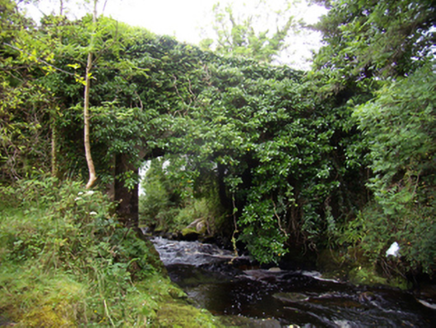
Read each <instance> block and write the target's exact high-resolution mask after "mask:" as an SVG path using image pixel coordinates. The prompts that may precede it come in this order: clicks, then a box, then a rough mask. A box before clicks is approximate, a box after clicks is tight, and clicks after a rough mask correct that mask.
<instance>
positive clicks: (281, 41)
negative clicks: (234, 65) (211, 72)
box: [201, 0, 297, 62]
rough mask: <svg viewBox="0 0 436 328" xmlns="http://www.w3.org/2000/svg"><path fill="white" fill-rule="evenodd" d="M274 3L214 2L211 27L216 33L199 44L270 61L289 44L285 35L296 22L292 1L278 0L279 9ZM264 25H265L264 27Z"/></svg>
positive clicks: (237, 54) (224, 51)
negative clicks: (223, 4) (225, 3)
mask: <svg viewBox="0 0 436 328" xmlns="http://www.w3.org/2000/svg"><path fill="white" fill-rule="evenodd" d="M273 7H274V6H272V5H271V4H270V3H268V2H267V1H264V0H259V1H256V3H255V5H254V6H253V5H251V6H249V5H246V4H245V3H244V5H243V6H242V8H237V7H236V6H235V5H234V4H233V5H231V4H227V5H226V6H225V7H223V6H222V5H221V4H220V3H217V4H215V5H214V7H213V12H214V15H215V17H214V19H215V22H214V25H213V27H212V28H213V31H214V34H215V36H214V37H212V38H206V39H204V40H203V41H202V42H201V45H202V47H203V48H206V49H207V48H212V49H214V50H215V51H216V52H217V53H218V54H233V55H236V56H241V57H246V58H254V59H256V60H258V61H263V62H271V61H272V60H273V58H274V57H275V56H277V55H278V54H279V53H280V51H282V50H283V49H285V48H286V47H287V46H288V45H287V44H286V37H287V36H288V35H289V34H290V32H291V31H292V30H293V29H295V28H296V26H297V21H296V19H295V17H294V15H293V14H294V10H295V3H294V2H293V1H284V2H283V3H282V2H280V7H281V8H280V9H277V8H273ZM271 16H272V17H271ZM260 26H262V27H260ZM265 26H266V27H268V28H266V29H265ZM269 26H271V28H269ZM273 29H274V31H272V30H273Z"/></svg>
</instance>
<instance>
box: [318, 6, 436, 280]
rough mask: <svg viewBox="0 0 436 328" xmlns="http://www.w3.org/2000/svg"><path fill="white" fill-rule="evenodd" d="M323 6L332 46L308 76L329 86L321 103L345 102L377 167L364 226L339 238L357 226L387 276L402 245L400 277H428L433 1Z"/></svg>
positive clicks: (361, 219) (431, 258)
mask: <svg viewBox="0 0 436 328" xmlns="http://www.w3.org/2000/svg"><path fill="white" fill-rule="evenodd" d="M325 3H327V4H328V5H329V6H330V11H329V15H328V16H327V17H325V18H324V20H323V21H322V22H321V23H320V25H319V27H320V28H321V29H322V30H323V31H324V40H325V41H326V42H327V45H326V46H325V47H324V48H323V49H321V51H320V52H319V54H318V55H317V57H316V59H315V64H316V65H315V67H316V68H317V69H318V70H317V71H314V72H313V73H312V75H313V78H314V79H317V80H319V81H323V82H321V83H320V84H319V85H320V88H319V89H318V90H320V91H321V92H320V94H323V96H324V97H327V96H326V95H332V94H336V95H337V96H340V97H343V98H345V101H347V106H348V107H349V108H350V111H351V112H352V115H353V119H354V120H355V124H356V127H357V128H358V129H359V131H360V132H361V142H360V145H361V147H362V146H363V147H362V149H361V153H365V152H366V153H367V156H366V160H365V162H366V163H367V164H368V168H369V169H371V171H372V174H371V175H369V180H367V186H368V189H369V192H371V193H372V194H373V199H372V202H370V203H369V204H367V205H366V206H362V214H361V215H359V216H358V217H357V220H356V222H358V223H357V224H350V225H349V228H347V229H344V230H343V232H342V234H343V236H342V237H341V238H342V240H345V239H346V236H347V235H351V234H352V233H353V231H352V229H353V226H354V227H356V226H359V227H360V228H359V230H360V233H359V234H360V237H359V242H360V243H361V244H360V245H361V247H362V248H363V249H364V250H365V251H366V252H367V254H369V256H370V257H371V258H372V260H373V261H374V263H379V264H382V265H383V268H384V269H385V271H386V272H388V271H390V270H391V269H389V268H390V265H392V263H390V264H387V260H386V258H385V251H386V249H387V248H388V247H389V245H390V244H392V242H394V241H396V242H397V243H398V244H399V245H400V249H401V251H400V253H401V255H402V259H401V261H398V262H397V264H398V265H400V266H401V270H402V272H405V271H411V270H417V271H415V272H419V271H421V270H424V271H426V272H428V273H432V272H434V270H435V268H436V266H435V263H436V258H435V254H436V251H435V249H436V245H435V243H434V238H433V236H434V233H435V229H436V224H435V222H434V220H433V219H432V218H433V217H434V213H433V210H432V208H434V204H433V200H434V197H435V196H434V190H435V185H436V181H435V178H434V170H433V166H434V165H433V164H434V153H435V150H434V132H433V131H434V102H435V99H434V96H433V95H434V89H435V71H434V55H435V53H434V43H435V36H434V35H435V34H434V26H435V23H436V18H435V17H436V15H435V12H436V4H435V2H434V1H428V0H420V1H410V0H403V1H396V2H392V1H372V0H363V1H358V2H356V1H325ZM315 83H316V82H315ZM322 84H323V85H322ZM363 94H366V96H365V97H362V95H363ZM368 97H370V98H371V99H368ZM350 122H353V121H350ZM356 145H357V144H356Z"/></svg>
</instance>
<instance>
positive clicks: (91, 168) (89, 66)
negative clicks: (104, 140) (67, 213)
mask: <svg viewBox="0 0 436 328" xmlns="http://www.w3.org/2000/svg"><path fill="white" fill-rule="evenodd" d="M92 22H93V24H94V28H95V24H96V22H97V0H95V1H94V11H93V15H92ZM93 38H94V37H93V36H92V37H91V45H92V44H93V42H94V40H93ZM92 57H93V54H92V51H90V52H89V53H88V61H87V64H86V75H85V95H84V98H85V103H84V106H83V120H84V144H85V156H86V163H87V164H88V171H89V180H88V183H87V184H86V189H89V188H91V187H92V186H93V185H94V183H95V181H96V180H97V175H96V174H95V167H94V161H93V160H92V156H91V142H90V140H89V139H90V138H89V134H90V133H89V130H90V122H89V121H90V120H89V90H90V88H91V70H92Z"/></svg>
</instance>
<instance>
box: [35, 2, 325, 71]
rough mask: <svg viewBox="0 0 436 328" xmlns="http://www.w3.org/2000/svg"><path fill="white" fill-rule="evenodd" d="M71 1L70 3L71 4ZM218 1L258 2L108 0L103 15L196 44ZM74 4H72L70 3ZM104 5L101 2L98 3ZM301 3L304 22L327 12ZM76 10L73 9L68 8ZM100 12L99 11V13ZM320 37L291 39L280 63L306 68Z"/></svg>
mask: <svg viewBox="0 0 436 328" xmlns="http://www.w3.org/2000/svg"><path fill="white" fill-rule="evenodd" d="M72 2H73V1H72ZM217 2H220V3H221V4H222V5H225V4H227V3H229V2H233V3H234V5H235V6H236V8H238V6H239V7H241V5H242V4H243V3H246V5H247V6H248V7H251V2H252V3H253V7H254V4H255V3H256V2H257V1H254V0H252V1H248V2H247V1H243V0H233V1H231V0H221V1H218V0H184V1H180V0H160V1H151V0H108V1H107V3H106V7H105V8H104V13H105V15H107V16H112V17H113V18H115V19H117V20H120V21H123V22H125V23H128V24H129V25H133V26H142V27H145V28H147V29H149V30H150V31H152V32H154V33H156V34H161V35H164V34H165V35H171V36H175V37H176V38H177V40H179V41H183V42H188V43H191V44H198V43H199V42H200V40H201V39H202V35H201V34H202V32H201V31H202V29H203V30H204V29H205V28H207V27H208V26H209V27H210V25H211V24H212V21H213V13H212V8H213V5H214V4H216V3H217ZM284 2H285V1H284V0H269V1H268V4H272V5H275V8H280V4H281V3H284ZM73 3H74V2H73ZM101 3H104V1H101ZM304 3H305V2H304V1H301V4H299V5H298V9H297V10H296V18H297V19H300V18H303V19H304V21H305V22H306V23H309V24H311V23H315V22H316V21H317V20H318V19H319V17H320V16H321V15H322V14H324V13H326V9H325V8H323V7H319V6H311V7H308V6H307V5H305V4H304ZM67 6H68V7H69V8H70V9H68V8H67V9H66V14H67V15H68V16H69V17H71V18H78V17H80V16H81V15H83V12H85V11H84V10H79V9H77V8H78V7H77V6H74V5H71V4H67V5H66V7H67ZM39 8H40V9H39V10H40V11H42V12H44V13H45V14H48V13H50V12H52V11H53V12H55V13H58V12H59V1H56V0H41V1H40V5H39ZM71 8H76V9H71ZM102 10H103V9H102V8H101V9H100V11H99V12H101V11H102ZM28 11H29V13H31V14H32V16H34V17H37V16H38V9H35V8H31V7H30V6H28ZM261 28H264V27H261ZM319 40H320V35H319V34H317V33H314V32H312V33H310V35H309V37H308V34H304V35H301V36H298V37H296V38H293V41H292V45H291V48H292V49H293V50H292V51H291V53H288V54H287V55H286V58H283V59H282V60H281V61H280V62H281V63H286V64H291V63H292V62H294V64H293V66H296V67H297V68H308V65H307V63H305V61H306V60H307V59H309V58H310V57H311V52H310V51H311V50H312V49H317V48H318V47H319Z"/></svg>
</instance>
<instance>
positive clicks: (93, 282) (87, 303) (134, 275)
mask: <svg viewBox="0 0 436 328" xmlns="http://www.w3.org/2000/svg"><path fill="white" fill-rule="evenodd" d="M1 194H2V199H6V198H5V196H4V195H6V197H7V199H8V201H9V202H12V203H10V204H11V205H13V206H6V204H2V207H1V208H2V210H1V221H0V225H1V238H0V241H1V242H0V257H1V262H2V267H1V271H2V272H1V275H0V276H1V284H2V286H3V288H2V289H1V291H0V293H1V297H0V309H1V310H2V313H7V314H8V315H9V316H10V318H11V319H12V320H14V321H16V322H19V323H20V324H21V325H24V326H26V327H41V326H46V327H59V326H68V327H70V326H71V327H73V326H74V327H76V326H80V325H86V326H88V327H92V326H101V325H111V326H126V325H127V326H133V325H138V326H145V325H147V322H148V323H150V322H151V321H152V320H153V318H154V316H155V313H156V309H157V308H158V303H157V302H159V301H161V300H162V298H163V297H168V292H169V290H170V287H169V286H168V282H167V281H166V280H165V279H163V278H159V279H161V280H162V281H161V283H160V286H161V287H162V290H159V291H156V290H153V288H152V287H151V286H153V284H155V282H153V281H154V280H156V279H158V274H157V269H156V268H155V267H154V266H152V264H153V263H154V262H155V261H156V260H155V259H154V256H155V255H153V253H151V252H150V250H149V248H150V247H152V246H150V245H148V244H146V243H145V242H144V241H142V240H140V239H138V237H136V235H135V232H134V231H133V230H129V229H127V228H123V227H122V226H120V224H119V223H118V221H117V219H116V217H115V216H114V214H112V213H113V212H114V211H113V208H112V207H113V205H112V204H111V203H110V202H108V200H107V198H106V196H104V195H103V194H102V193H100V192H98V191H95V192H91V191H85V190H83V188H82V187H81V184H80V183H77V182H72V181H64V182H62V183H60V182H59V181H58V180H56V179H54V178H49V179H38V180H27V181H18V182H17V184H16V185H14V186H13V187H12V186H10V187H3V188H2V189H1ZM140 281H142V282H140ZM164 281H165V284H163V282H164ZM149 283H150V284H151V285H148V284H149ZM164 286H165V288H167V289H166V290H165V289H164ZM158 295H159V296H158Z"/></svg>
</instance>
